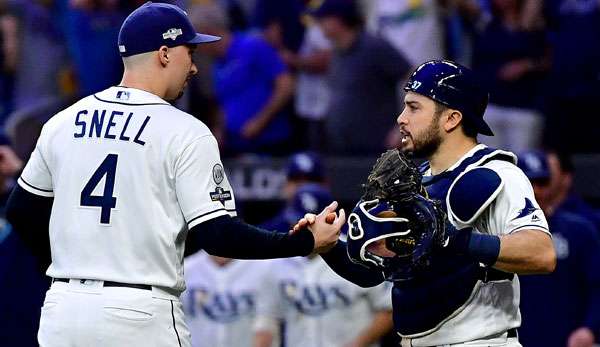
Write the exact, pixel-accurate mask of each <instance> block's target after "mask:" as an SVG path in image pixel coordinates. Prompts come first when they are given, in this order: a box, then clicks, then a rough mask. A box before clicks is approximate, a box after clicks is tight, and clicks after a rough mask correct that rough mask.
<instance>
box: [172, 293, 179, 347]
mask: <svg viewBox="0 0 600 347" xmlns="http://www.w3.org/2000/svg"><path fill="white" fill-rule="evenodd" d="M169 301H170V302H171V318H173V330H175V335H177V343H178V344H179V347H181V340H180V339H179V332H178V331H177V327H176V326H175V314H174V313H173V300H169Z"/></svg>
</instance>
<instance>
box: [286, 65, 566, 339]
mask: <svg viewBox="0 0 600 347" xmlns="http://www.w3.org/2000/svg"><path fill="white" fill-rule="evenodd" d="M405 90H406V92H407V93H406V96H405V99H404V104H405V108H404V110H403V112H402V113H401V114H400V116H399V117H398V124H399V125H400V130H401V132H402V136H403V139H402V143H403V148H402V149H403V151H406V152H412V153H414V154H415V155H417V156H421V157H425V158H426V159H427V161H426V162H425V163H424V164H423V166H422V167H421V170H422V173H423V185H424V187H425V188H426V190H427V193H428V195H429V197H430V198H432V199H435V200H438V201H440V202H441V203H442V208H443V209H444V210H445V211H446V213H447V216H448V222H447V223H446V224H447V225H448V228H447V230H446V231H445V234H446V237H445V238H444V239H442V240H441V242H439V244H437V247H436V248H435V251H434V252H432V258H431V259H430V263H429V264H428V266H427V267H426V268H425V269H424V270H422V271H421V272H418V273H414V274H413V275H414V276H413V277H412V278H403V279H404V280H402V281H400V280H398V281H395V282H394V287H393V289H392V301H393V303H394V325H395V328H396V331H397V332H398V334H399V335H400V336H401V337H402V346H440V345H443V346H449V345H452V346H463V345H469V346H520V344H519V342H518V337H517V331H516V328H518V327H519V325H520V322H521V317H520V313H519V282H518V277H517V276H516V275H515V274H528V273H547V272H551V271H553V269H554V267H555V264H556V254H555V251H554V247H553V244H552V239H551V236H550V233H549V230H548V223H547V222H546V218H545V217H544V214H543V212H542V211H541V209H540V208H539V205H538V203H537V202H536V200H535V197H534V193H533V189H532V187H531V184H530V183H529V181H528V180H527V177H525V175H524V174H523V172H522V171H521V170H520V169H519V168H518V167H517V166H515V161H516V157H515V155H514V154H512V153H510V152H505V151H502V150H496V149H492V148H488V147H486V146H484V145H481V144H478V143H477V134H484V135H492V134H493V133H492V131H491V129H490V128H489V127H488V126H487V124H486V123H485V121H484V120H483V113H484V111H485V107H486V105H487V100H488V94H487V92H485V91H484V90H482V89H481V87H480V86H479V84H478V83H477V81H476V78H475V76H474V75H473V73H472V72H471V70H469V69H468V68H466V67H464V66H461V65H459V64H457V63H454V62H452V61H447V60H434V61H429V62H426V63H423V64H421V65H420V66H419V67H417V69H416V70H415V71H414V72H413V74H412V75H411V76H410V78H409V80H408V82H407V84H406V86H405ZM355 211H356V209H355ZM353 215H354V213H353V214H352V216H353ZM369 219H370V220H363V221H362V222H363V223H364V224H365V225H367V224H369V225H373V224H377V223H379V224H380V225H382V226H383V225H384V223H386V218H375V219H373V217H369ZM355 220H356V219H355ZM310 222H312V216H310V215H309V216H307V218H305V219H303V220H301V223H299V224H298V225H297V226H296V227H295V229H296V230H298V229H299V228H301V227H303V226H304V225H306V224H308V223H310ZM316 223H323V221H322V220H320V221H317V222H316ZM355 224H356V223H355ZM359 229H360V230H364V228H363V227H362V226H359ZM369 232H371V230H369ZM397 234H398V233H391V235H390V234H387V235H385V234H384V235H381V236H379V239H380V240H386V241H385V243H384V246H385V249H384V251H383V252H381V253H380V254H381V255H380V256H379V258H380V259H381V258H385V259H391V261H387V262H384V263H386V264H391V265H393V264H397V263H395V262H394V260H395V259H397V258H399V256H398V255H397V254H396V253H395V252H393V251H391V250H390V248H389V247H390V246H389V245H392V244H393V241H395V240H397V239H396V238H395V237H396V236H397ZM359 236H360V235H359ZM387 238H390V239H389V240H390V241H392V242H388V241H387ZM349 240H351V239H350V238H349ZM349 244H350V243H349ZM417 247H418V245H417ZM348 250H350V249H348ZM367 252H368V250H367ZM323 258H324V259H325V260H326V261H327V263H328V264H329V265H330V266H331V267H332V268H333V269H334V270H335V271H336V272H337V273H338V274H340V275H342V276H343V277H345V278H347V279H349V280H350V281H353V282H355V283H357V284H360V285H362V286H373V285H377V284H379V283H381V282H382V281H383V280H384V276H383V275H385V274H386V272H387V273H388V274H390V277H389V278H394V277H396V278H398V279H400V278H401V275H402V274H401V273H394V272H395V271H401V270H403V269H401V268H398V269H396V268H394V267H393V266H389V267H386V266H384V267H383V268H384V274H383V275H382V273H381V272H380V271H373V270H371V269H366V268H365V267H363V266H360V265H357V264H354V263H352V262H350V260H349V257H348V254H347V253H346V248H345V244H344V243H342V242H340V243H338V245H337V246H336V247H334V248H333V249H332V250H331V251H329V252H328V253H326V254H324V255H323ZM394 275H397V276H394Z"/></svg>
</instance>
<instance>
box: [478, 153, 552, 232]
mask: <svg viewBox="0 0 600 347" xmlns="http://www.w3.org/2000/svg"><path fill="white" fill-rule="evenodd" d="M490 164H491V165H486V167H489V168H491V169H493V170H495V171H496V172H497V173H498V175H499V176H500V177H501V178H502V180H503V182H504V186H503V188H502V190H501V191H500V193H499V194H498V196H497V197H496V199H495V201H494V202H493V203H492V204H491V205H490V206H489V207H488V210H487V211H486V213H485V214H483V215H482V216H481V217H480V218H479V220H478V221H476V224H475V226H476V227H477V229H478V230H479V231H481V232H485V233H489V234H492V235H498V236H500V235H506V234H511V233H513V232H516V231H519V230H524V229H535V230H540V231H543V232H545V233H548V234H550V231H549V229H548V222H547V221H546V216H544V213H543V212H542V209H541V208H540V206H539V204H538V202H537V201H536V200H535V195H534V193H533V188H532V186H531V183H530V182H529V180H528V179H527V177H526V176H525V174H523V172H522V171H521V170H520V169H519V168H517V167H516V166H514V165H512V164H509V163H506V162H499V161H495V162H491V163H490Z"/></svg>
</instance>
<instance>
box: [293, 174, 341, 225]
mask: <svg viewBox="0 0 600 347" xmlns="http://www.w3.org/2000/svg"><path fill="white" fill-rule="evenodd" d="M332 201H333V198H332V196H331V193H329V191H328V190H327V189H326V188H325V187H323V186H322V185H320V184H317V183H306V184H303V185H301V186H300V187H298V189H297V190H296V194H294V197H293V199H292V202H291V204H290V205H288V206H287V207H286V209H285V212H284V213H285V218H286V220H287V221H288V222H289V223H290V225H293V224H295V223H296V222H297V221H298V220H299V219H300V218H302V217H304V215H305V214H307V213H315V214H318V213H319V212H321V211H322V210H323V209H324V208H325V207H327V205H329V204H330V203H331V202H332Z"/></svg>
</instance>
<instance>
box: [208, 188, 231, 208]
mask: <svg viewBox="0 0 600 347" xmlns="http://www.w3.org/2000/svg"><path fill="white" fill-rule="evenodd" d="M210 199H211V200H212V201H219V202H220V203H221V204H223V206H225V201H227V200H231V199H232V198H231V192H230V191H229V190H225V189H223V187H217V188H216V189H215V191H214V192H210Z"/></svg>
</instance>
